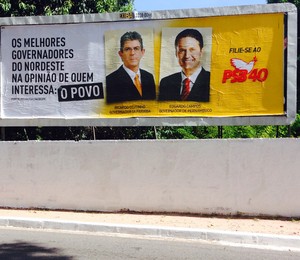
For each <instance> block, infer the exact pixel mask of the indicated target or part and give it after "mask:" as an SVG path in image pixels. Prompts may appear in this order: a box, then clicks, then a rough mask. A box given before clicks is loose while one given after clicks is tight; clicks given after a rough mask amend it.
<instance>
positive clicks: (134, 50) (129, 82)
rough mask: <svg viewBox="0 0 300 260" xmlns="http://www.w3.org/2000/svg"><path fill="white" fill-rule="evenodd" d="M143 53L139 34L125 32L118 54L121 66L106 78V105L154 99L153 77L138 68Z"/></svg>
mask: <svg viewBox="0 0 300 260" xmlns="http://www.w3.org/2000/svg"><path fill="white" fill-rule="evenodd" d="M144 53H145V49H144V47H143V40H142V37H141V35H140V34H139V33H137V32H126V33H125V34H124V35H123V36H122V37H121V39H120V50H119V52H118V54H119V56H120V57H121V59H122V61H123V65H122V66H121V67H119V68H118V69H117V70H116V71H114V72H112V73H111V74H109V75H108V76H107V77H106V102H107V103H116V102H124V101H132V100H151V99H155V98H156V91H155V83H154V78H153V75H152V74H151V73H149V72H147V71H145V70H143V69H140V68H139V65H140V60H141V58H142V57H143V56H144Z"/></svg>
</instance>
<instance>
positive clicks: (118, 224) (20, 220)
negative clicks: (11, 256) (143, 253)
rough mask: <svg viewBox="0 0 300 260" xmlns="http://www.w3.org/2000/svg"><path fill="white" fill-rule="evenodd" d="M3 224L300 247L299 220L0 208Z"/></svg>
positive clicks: (297, 248) (4, 225) (5, 225)
mask: <svg viewBox="0 0 300 260" xmlns="http://www.w3.org/2000/svg"><path fill="white" fill-rule="evenodd" d="M0 226H1V227H21V228H40V229H60V230H71V231H89V232H106V233H118V234H130V235H148V236H156V237H157V236H158V237H173V238H185V239H202V240H207V241H218V242H227V243H239V244H247V245H256V246H257V245H258V246H259V245H261V246H275V247H282V248H283V249H284V248H285V249H292V250H300V221H298V220H297V221H295V220H270V219H259V218H244V219H243V218H229V217H228V218H226V217H223V218H221V217H202V216H195V215H163V214H161V215H159V214H138V213H134V214H131V213H86V212H66V211H46V210H45V211H42V210H13V209H10V210H7V209H0Z"/></svg>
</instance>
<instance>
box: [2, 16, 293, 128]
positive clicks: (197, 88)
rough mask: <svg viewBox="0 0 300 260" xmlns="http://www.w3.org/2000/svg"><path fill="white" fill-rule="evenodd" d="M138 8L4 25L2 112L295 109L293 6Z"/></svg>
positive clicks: (222, 114)
mask: <svg viewBox="0 0 300 260" xmlns="http://www.w3.org/2000/svg"><path fill="white" fill-rule="evenodd" d="M129 14H130V13H129ZM129 14H122V13H120V14H117V15H119V19H117V20H115V21H109V20H108V21H105V20H104V21H103V20H101V21H93V22H88V23H86V22H78V23H60V24H58V23H44V24H35V23H33V24H30V23H24V24H21V25H20V24H18V25H13V24H12V25H3V26H1V53H2V57H1V63H2V66H1V118H3V119H20V118H21V119H22V118H23V119H26V118H30V119H43V118H46V119H51V118H53V119H64V120H65V119H100V120H101V119H126V118H149V119H150V120H151V118H155V119H161V120H163V119H166V118H172V119H173V118H175V119H176V118H192V119H196V120H197V119H203V118H204V120H205V119H206V118H208V119H211V118H214V119H216V120H218V119H219V118H232V117H241V118H243V117H245V118H248V117H250V118H251V117H258V116H275V117H276V116H283V117H284V116H286V114H287V102H288V98H287V94H288V91H287V84H286V77H285V75H286V66H287V65H286V63H285V61H286V55H287V54H286V48H287V45H285V44H284V43H285V42H286V39H287V36H286V35H287V24H286V15H287V14H286V12H270V13H263V14H261V13H251V14H249V13H247V14H239V15H227V16H226V15H225V16H203V15H202V16H201V17H193V15H191V16H185V17H178V18H177V17H174V18H172V19H160V18H159V15H158V16H157V17H158V18H155V19H152V13H147V12H145V13H144V14H143V13H141V14H143V15H141V14H140V16H139V17H138V16H137V15H138V14H139V13H135V14H133V15H132V17H130V15H129ZM146 14H147V15H146ZM179 14H180V12H179ZM134 15H135V17H134ZM145 17H146V19H143V18H145ZM133 18H138V21H137V19H133ZM291 102H294V101H293V100H292V101H291ZM156 122H157V121H156ZM220 122H221V121H220ZM120 124H121V123H120ZM221 124H222V122H221Z"/></svg>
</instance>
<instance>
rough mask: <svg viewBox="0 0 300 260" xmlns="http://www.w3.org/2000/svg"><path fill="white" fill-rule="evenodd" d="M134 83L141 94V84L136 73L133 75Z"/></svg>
mask: <svg viewBox="0 0 300 260" xmlns="http://www.w3.org/2000/svg"><path fill="white" fill-rule="evenodd" d="M134 85H135V87H136V88H137V90H138V92H139V93H140V95H141V96H142V84H141V82H140V79H139V75H138V74H136V75H135V77H134Z"/></svg>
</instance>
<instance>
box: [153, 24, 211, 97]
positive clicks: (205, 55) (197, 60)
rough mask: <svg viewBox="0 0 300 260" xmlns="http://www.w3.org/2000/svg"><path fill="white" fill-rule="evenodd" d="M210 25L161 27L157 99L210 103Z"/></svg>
mask: <svg viewBox="0 0 300 260" xmlns="http://www.w3.org/2000/svg"><path fill="white" fill-rule="evenodd" d="M211 49H212V28H178V27H177V28H162V40H161V59H160V83H159V97H158V99H159V101H198V102H209V93H210V65H211Z"/></svg>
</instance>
